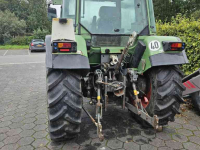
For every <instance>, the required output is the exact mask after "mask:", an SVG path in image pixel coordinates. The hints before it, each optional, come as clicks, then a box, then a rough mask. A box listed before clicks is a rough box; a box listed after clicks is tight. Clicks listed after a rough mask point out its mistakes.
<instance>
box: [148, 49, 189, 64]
mask: <svg viewBox="0 0 200 150" xmlns="http://www.w3.org/2000/svg"><path fill="white" fill-rule="evenodd" d="M149 59H150V62H151V66H152V67H155V66H165V65H181V64H187V63H189V61H188V59H187V56H186V53H185V51H182V52H181V53H160V54H156V55H153V56H150V57H149Z"/></svg>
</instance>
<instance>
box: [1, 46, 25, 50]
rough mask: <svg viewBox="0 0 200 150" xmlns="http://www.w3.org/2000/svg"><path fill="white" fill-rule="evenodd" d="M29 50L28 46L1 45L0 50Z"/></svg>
mask: <svg viewBox="0 0 200 150" xmlns="http://www.w3.org/2000/svg"><path fill="white" fill-rule="evenodd" d="M28 48H29V46H28V45H0V50H9V49H14V50H18V49H19V50H20V49H28Z"/></svg>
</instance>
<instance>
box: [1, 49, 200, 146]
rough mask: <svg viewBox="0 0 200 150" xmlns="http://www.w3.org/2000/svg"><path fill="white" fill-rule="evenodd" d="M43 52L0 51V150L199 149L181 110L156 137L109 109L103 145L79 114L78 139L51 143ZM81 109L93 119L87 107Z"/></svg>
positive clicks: (193, 125)
mask: <svg viewBox="0 0 200 150" xmlns="http://www.w3.org/2000/svg"><path fill="white" fill-rule="evenodd" d="M44 60H45V53H42V52H38V53H33V54H30V53H28V51H25V50H20V51H16V50H15V51H0V149H1V150H16V149H18V150H33V149H36V150H48V149H49V150H61V149H62V150H157V149H158V150H171V149H179V150H180V149H190V150H195V149H196V150H199V149H200V146H199V144H200V117H199V116H198V115H196V113H195V112H193V111H188V110H186V111H185V112H184V113H183V115H182V116H178V117H177V119H176V121H175V122H174V123H170V125H169V126H168V127H165V128H164V131H163V132H161V133H155V132H154V131H153V130H152V129H144V128H142V127H141V126H140V125H139V124H138V123H137V122H136V121H135V120H134V119H132V118H131V117H130V115H129V113H128V111H127V110H122V109H121V107H120V106H116V105H114V106H110V105H109V111H108V112H107V113H105V114H104V121H103V123H102V124H103V131H104V135H105V141H104V142H99V140H98V138H97V135H96V128H95V126H94V125H93V124H92V123H91V121H90V119H89V118H88V117H87V116H86V115H85V114H84V113H83V117H82V122H83V124H82V126H81V134H80V135H79V136H78V137H77V138H76V139H73V140H70V141H67V142H61V143H53V142H51V140H50V138H49V135H48V129H47V127H48V124H47V104H46V85H45V82H46V81H45V73H46V71H45V64H44ZM87 102H88V101H87V99H85V104H84V105H85V106H86V107H87V108H88V109H89V111H90V112H92V114H94V109H93V107H91V106H89V105H88V104H87Z"/></svg>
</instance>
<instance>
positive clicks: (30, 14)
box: [0, 0, 51, 45]
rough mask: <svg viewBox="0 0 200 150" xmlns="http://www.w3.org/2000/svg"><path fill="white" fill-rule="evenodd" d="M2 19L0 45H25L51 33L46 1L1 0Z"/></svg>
mask: <svg viewBox="0 0 200 150" xmlns="http://www.w3.org/2000/svg"><path fill="white" fill-rule="evenodd" d="M0 18H1V19H0V44H19V45H23V44H27V43H28V42H27V40H28V39H31V38H32V37H34V38H35V37H36V38H44V36H41V34H49V33H50V29H51V22H50V21H48V18H47V4H46V0H0ZM5 29H6V30H5ZM47 31H48V33H47ZM38 32H39V34H38ZM30 35H31V36H30ZM37 35H38V37H37ZM29 42H30V41H29Z"/></svg>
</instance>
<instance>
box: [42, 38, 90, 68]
mask: <svg viewBox="0 0 200 150" xmlns="http://www.w3.org/2000/svg"><path fill="white" fill-rule="evenodd" d="M45 42H46V67H47V68H54V69H72V70H74V69H76V70H84V72H87V71H88V70H89V69H90V65H89V60H88V57H87V49H86V43H85V40H84V39H83V38H82V37H81V36H78V35H76V42H77V53H52V46H51V35H47V36H46V39H45Z"/></svg>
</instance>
